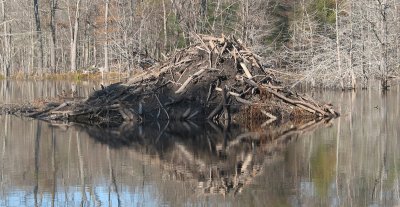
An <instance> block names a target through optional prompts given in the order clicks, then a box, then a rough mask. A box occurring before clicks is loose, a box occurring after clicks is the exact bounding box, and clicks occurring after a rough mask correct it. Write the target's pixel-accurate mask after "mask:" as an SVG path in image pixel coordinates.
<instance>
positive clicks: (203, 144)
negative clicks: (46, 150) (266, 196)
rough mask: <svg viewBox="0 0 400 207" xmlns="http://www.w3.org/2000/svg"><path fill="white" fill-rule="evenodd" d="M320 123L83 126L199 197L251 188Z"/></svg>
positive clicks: (85, 129)
mask: <svg viewBox="0 0 400 207" xmlns="http://www.w3.org/2000/svg"><path fill="white" fill-rule="evenodd" d="M326 124H329V123H326V122H325V121H324V120H321V121H319V122H318V121H311V122H307V123H303V124H298V125H295V126H294V125H293V124H292V123H290V124H285V125H281V126H279V127H276V126H269V127H264V128H258V129H252V131H250V130H248V129H244V128H242V127H238V126H237V125H235V124H233V125H231V127H230V128H226V127H222V126H220V125H216V124H214V123H213V122H208V123H207V122H203V123H202V124H199V125H198V124H196V123H193V122H190V121H187V122H173V123H169V122H168V123H166V124H165V123H161V124H158V123H151V124H150V123H149V124H145V125H137V124H128V123H126V124H125V125H122V126H120V127H118V128H114V129H110V128H108V129H103V128H99V127H89V128H88V127H87V126H84V127H83V130H84V131H86V132H87V133H88V134H89V136H90V137H91V138H93V139H95V140H97V141H98V142H100V143H102V144H106V145H108V146H110V147H113V148H122V147H127V148H130V149H131V150H132V153H138V154H137V156H135V157H137V159H145V160H146V163H153V164H154V165H155V166H157V167H160V168H161V170H162V176H163V179H167V180H178V181H184V182H190V183H192V184H194V185H189V186H193V187H195V186H197V187H195V189H193V190H194V191H195V192H197V193H200V194H224V195H226V194H233V195H235V194H236V193H238V192H241V191H242V190H243V189H244V188H245V187H246V186H247V185H249V184H252V183H253V181H254V179H255V177H256V176H257V175H259V174H260V173H262V171H263V168H264V167H268V164H266V163H269V162H273V161H274V160H275V159H276V158H279V157H281V155H282V153H281V152H282V151H283V150H284V149H286V146H287V144H288V143H290V142H291V141H293V140H296V139H297V137H298V135H300V134H302V133H304V132H308V131H310V130H313V129H314V128H315V127H318V126H319V125H326Z"/></svg>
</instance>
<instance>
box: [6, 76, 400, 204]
mask: <svg viewBox="0 0 400 207" xmlns="http://www.w3.org/2000/svg"><path fill="white" fill-rule="evenodd" d="M69 87H70V84H68V83H60V82H8V83H5V82H0V103H17V102H21V101H28V100H33V99H35V98H38V97H56V96H57V94H59V93H60V92H61V91H62V90H68V89H69ZM92 88H93V85H91V84H83V85H78V90H79V93H80V95H82V96H86V95H87V94H89V93H90V91H91V90H92ZM399 92H400V91H399V88H398V87H394V88H392V89H391V90H390V91H389V92H388V93H387V94H382V92H381V91H379V90H377V89H371V90H368V91H358V92H357V93H351V92H346V93H340V92H324V93H323V94H322V93H321V92H315V94H313V95H314V97H316V98H319V97H322V98H323V99H324V100H325V101H327V102H332V103H333V104H334V105H335V106H336V108H337V109H338V110H339V111H340V112H341V113H342V116H341V117H340V118H338V119H336V120H334V121H333V122H332V125H331V126H330V127H321V128H317V129H316V130H314V131H312V132H307V133H304V134H301V135H299V134H295V135H293V137H291V138H290V142H288V144H285V145H282V144H281V145H277V144H276V143H274V142H272V143H264V144H263V143H259V142H257V143H256V142H254V141H251V140H250V141H243V140H242V141H240V142H236V141H235V140H236V139H235V137H237V136H238V135H239V134H241V133H243V132H245V131H246V130H245V129H244V127H243V128H242V127H238V126H235V127H232V129H230V130H229V131H228V132H227V129H222V128H219V127H216V126H210V125H209V124H195V123H183V124H181V125H170V124H167V123H153V124H150V125H149V126H140V127H137V126H134V127H132V126H124V127H121V128H120V129H118V130H113V131H102V130H96V129H93V128H91V129H87V128H84V127H82V126H70V127H67V126H60V125H57V124H49V123H46V122H39V121H35V120H31V119H25V118H19V117H14V116H0V129H1V130H0V189H1V191H0V206H394V205H398V204H400V179H399V171H400V152H399V149H400V142H399V138H398V137H399V133H400V120H399V118H398V117H399V114H400V111H399V110H400V106H399V102H400V94H399ZM213 127H214V128H213ZM285 140H287V139H285ZM222 148H223V149H224V150H225V151H223V150H222V151H223V153H222V151H221V149H222ZM244 168H245V169H244ZM238 169H240V170H238Z"/></svg>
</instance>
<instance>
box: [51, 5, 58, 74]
mask: <svg viewBox="0 0 400 207" xmlns="http://www.w3.org/2000/svg"><path fill="white" fill-rule="evenodd" d="M56 8H57V0H51V2H50V35H51V40H50V71H51V72H53V73H56V72H57V68H56V24H55V23H56V19H55V18H56V17H55V14H56Z"/></svg>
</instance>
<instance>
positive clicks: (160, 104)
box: [29, 36, 338, 124]
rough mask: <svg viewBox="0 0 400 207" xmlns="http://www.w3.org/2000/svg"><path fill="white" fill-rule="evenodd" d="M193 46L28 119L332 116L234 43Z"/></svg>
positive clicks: (201, 40) (202, 41)
mask: <svg viewBox="0 0 400 207" xmlns="http://www.w3.org/2000/svg"><path fill="white" fill-rule="evenodd" d="M197 37H198V38H197V39H198V43H196V44H193V45H191V46H190V47H188V48H185V49H183V50H180V51H177V52H176V53H175V54H174V55H172V56H171V57H170V58H169V59H167V60H166V61H165V62H163V63H160V64H157V65H155V66H153V67H150V68H148V69H147V71H146V72H144V73H142V74H140V75H137V76H135V77H133V78H131V79H129V80H127V81H126V82H124V83H116V84H112V85H110V86H108V87H102V89H101V90H98V91H95V92H94V93H93V94H92V95H91V96H90V97H88V98H87V99H85V100H83V101H66V102H64V103H58V104H54V103H52V104H51V105H49V106H46V107H43V108H41V109H36V110H35V111H34V112H33V113H30V114H29V115H30V116H31V117H35V118H40V119H47V120H64V121H65V120H67V121H74V122H80V123H89V124H98V123H108V124H112V123H115V124H120V123H122V122H124V121H132V120H142V121H143V120H156V119H157V120H166V119H169V120H194V119H197V120H201V119H203V120H205V119H209V120H226V119H229V120H230V119H231V118H233V119H234V120H247V119H249V118H252V119H263V120H264V121H270V122H272V121H274V120H289V119H292V118H301V119H304V118H315V117H336V116H338V113H336V112H335V111H334V110H333V109H332V107H331V106H330V105H329V104H319V103H317V102H316V101H313V100H312V99H311V98H310V97H306V96H300V95H298V94H297V93H295V92H292V91H291V90H289V89H288V88H286V87H283V86H282V83H281V82H280V81H279V80H278V79H277V78H276V76H275V74H274V73H275V72H273V71H272V70H269V69H266V68H264V67H263V66H262V65H261V64H260V61H259V58H258V56H257V55H255V54H253V53H252V52H251V51H250V50H249V49H248V48H246V46H244V45H243V44H242V43H241V41H240V40H239V39H236V38H234V37H233V36H232V37H221V38H215V37H210V36H201V37H199V36H197Z"/></svg>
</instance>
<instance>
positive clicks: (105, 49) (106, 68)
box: [104, 0, 110, 72]
mask: <svg viewBox="0 0 400 207" xmlns="http://www.w3.org/2000/svg"><path fill="white" fill-rule="evenodd" d="M105 1H106V5H105V6H106V9H105V10H106V11H105V14H104V16H105V20H104V29H105V36H106V39H105V43H104V71H106V72H109V71H110V68H109V63H108V9H109V4H110V0H105Z"/></svg>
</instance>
